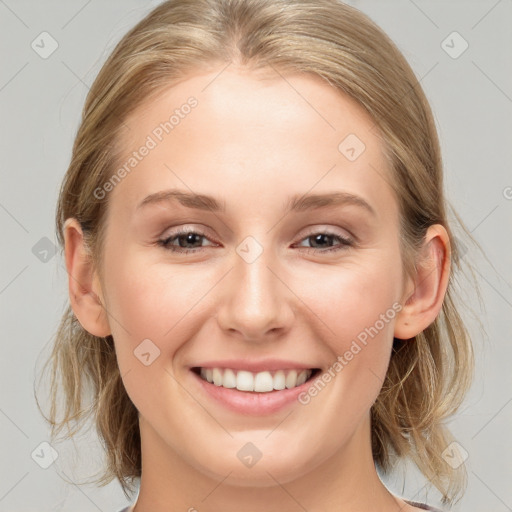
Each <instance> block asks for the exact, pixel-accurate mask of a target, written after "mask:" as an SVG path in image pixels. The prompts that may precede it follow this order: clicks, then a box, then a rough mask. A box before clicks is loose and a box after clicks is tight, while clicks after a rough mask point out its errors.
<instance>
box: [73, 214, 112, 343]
mask: <svg viewBox="0 0 512 512" xmlns="http://www.w3.org/2000/svg"><path fill="white" fill-rule="evenodd" d="M64 241H65V255H66V268H67V272H68V276H69V277H68V287H69V300H70V302H71V307H72V309H73V311H74V313H75V315H76V317H77V319H78V321H79V322H80V324H81V325H82V327H83V328H84V329H85V330H86V331H88V332H89V333H91V334H93V335H94V336H99V337H105V336H108V335H109V334H111V330H110V327H109V324H108V319H107V314H106V310H105V308H104V306H103V303H104V301H103V295H102V292H101V286H100V282H99V279H98V276H97V273H96V271H95V269H94V268H93V263H92V258H91V255H90V252H89V251H88V249H87V247H86V245H85V242H84V237H83V232H82V227H81V226H80V223H79V222H78V221H77V219H74V218H69V219H67V220H66V222H65V223H64Z"/></svg>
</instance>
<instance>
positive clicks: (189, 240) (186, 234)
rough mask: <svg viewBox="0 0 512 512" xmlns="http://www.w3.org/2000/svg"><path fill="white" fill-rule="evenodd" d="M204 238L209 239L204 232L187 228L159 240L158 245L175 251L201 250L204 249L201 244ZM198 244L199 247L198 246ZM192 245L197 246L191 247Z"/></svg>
mask: <svg viewBox="0 0 512 512" xmlns="http://www.w3.org/2000/svg"><path fill="white" fill-rule="evenodd" d="M202 238H204V239H207V237H206V235H205V234H204V233H202V232H200V231H195V230H193V229H185V230H180V231H177V232H175V233H173V234H172V235H171V236H169V237H167V238H165V239H163V240H158V245H160V246H162V247H164V248H165V249H167V250H169V251H173V252H182V253H189V252H200V251H201V250H202V249H203V247H201V245H200V244H201V239H202ZM175 242H177V243H178V245H176V244H175ZM198 244H199V247H197V245H198ZM191 245H192V246H196V247H192V248H190V246H191ZM212 245H213V244H212Z"/></svg>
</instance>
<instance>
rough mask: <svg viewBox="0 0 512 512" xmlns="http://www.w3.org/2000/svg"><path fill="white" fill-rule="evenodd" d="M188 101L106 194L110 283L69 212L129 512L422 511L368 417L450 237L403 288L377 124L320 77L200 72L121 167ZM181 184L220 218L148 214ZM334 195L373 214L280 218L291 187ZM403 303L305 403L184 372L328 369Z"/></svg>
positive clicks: (434, 292)
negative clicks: (232, 395)
mask: <svg viewBox="0 0 512 512" xmlns="http://www.w3.org/2000/svg"><path fill="white" fill-rule="evenodd" d="M219 73H220V74H219ZM190 96H194V97H195V98H196V99H197V101H198V105H197V106H196V107H195V108H194V109H192V110H191V112H190V113H189V114H188V115H187V116H184V118H183V119H181V120H180V123H179V124H178V125H177V126H175V127H174V129H173V130H172V131H170V133H169V134H166V135H165V136H164V137H163V140H162V141H161V142H159V143H158V145H157V147H155V148H154V149H152V150H151V151H150V152H149V154H148V155H147V156H145V157H144V158H143V159H142V160H141V161H140V162H139V163H138V164H137V166H136V168H134V170H133V171H132V172H131V173H130V174H129V175H128V176H126V177H125V178H124V179H123V180H122V181H121V183H119V184H117V185H116V186H115V188H114V189H113V190H112V191H111V192H109V197H108V200H109V211H108V223H107V228H106V243H105V246H104V253H103V256H104V259H103V268H102V269H101V270H102V272H101V273H99V272H98V269H95V268H93V267H92V264H91V262H90V260H89V259H88V258H87V251H86V248H85V247H84V245H83V238H82V231H81V229H80V226H79V224H78V223H77V221H76V220H75V219H68V220H67V222H66V224H65V242H66V247H65V255H66V265H67V269H68V272H69V276H70V277H69V293H70V299H71V304H72V307H73V310H74V312H75V314H76V316H77V318H78V320H79V321H80V323H81V325H82V326H83V327H84V328H85V329H86V330H87V331H89V332H90V333H92V334H94V335H96V336H107V335H109V334H112V336H113V338H114V341H115V347H116V353H117V357H118V364H119V367H120V372H121V375H122V376H123V382H124V385H125V387H126V390H127V392H128V394H129V396H130V398H131V400H132V401H133V403H134V404H135V406H136V407H137V409H138V411H139V417H140V432H141V439H142V478H141V488H140V494H139V498H138V501H137V504H136V507H135V511H136V512H150V511H151V512H164V511H165V512H167V511H169V510H183V511H186V510H189V509H191V508H195V509H196V510H197V511H199V512H218V511H219V510H222V511H223V512H235V511H237V512H238V511H240V510H243V511H244V512H261V511H263V510H265V511H268V512H278V511H279V512H295V511H298V510H304V509H305V510H308V511H309V512H319V511H322V512H373V511H375V510H379V511H380V512H399V511H400V512H405V511H409V512H410V511H413V510H419V509H417V508H415V507H413V506H411V505H408V504H406V503H405V502H404V501H403V500H402V499H400V498H399V497H398V496H395V495H394V494H392V493H391V492H390V491H388V490H387V488H386V487H385V486H384V484H383V483H382V482H381V481H380V479H379V477H378V475H377V473H376V470H375V466H374V461H373V458H372V452H371V445H370V408H371V406H372V404H373V403H374V401H375V400H376V398H377V396H378V394H379V391H380V389H381V386H382V382H383V380H384V377H385V374H386V370H387V367H388V364H389V358H390V354H391V349H392V343H393V337H397V338H402V339H409V338H412V337H414V336H415V335H416V334H418V333H419V332H421V331H422V330H424V329H425V328H426V327H427V326H428V325H429V324H431V323H432V322H433V321H434V319H435V318H436V317H437V315H438V313H439V311H440V309H441V306H442V302H443V298H444V295H445V292H446V287H447V282H448V275H449V270H450V264H449V238H448V235H447V232H446V230H445V229H444V228H443V227H442V226H440V225H435V226H431V227H430V228H429V229H428V232H427V234H426V238H425V243H424V246H423V252H422V258H423V260H422V261H423V263H422V265H418V270H417V274H416V275H415V276H414V277H413V278H406V277H405V275H404V273H403V268H402V259H401V255H400V250H399V217H398V204H397V201H396V198H395V196H394V192H393V190H392V188H391V187H390V185H389V182H390V180H391V173H390V169H389V168H388V163H387V160H386V159H385V157H384V154H383V146H382V141H381V140H380V139H379V137H378V132H377V129H376V128H375V125H374V123H373V121H372V119H371V118H370V117H369V116H368V114H367V113H366V112H365V111H364V110H363V109H362V108H361V107H360V106H358V105H357V104H356V103H355V102H354V101H353V100H351V99H349V98H348V97H346V96H344V95H343V94H341V93H340V92H339V91H337V90H335V89H334V88H332V87H330V86H329V85H328V84H326V83H325V82H323V81H322V80H321V79H320V78H318V77H316V76H311V75H304V74H293V75H286V76H284V77H283V76H281V75H280V74H277V73H275V72H274V71H273V70H267V72H266V74H263V73H262V72H255V71H249V70H247V69H245V68H241V67H236V66H235V65H231V66H229V67H228V68H225V69H224V66H221V65H219V66H218V67H216V68H214V69H213V70H212V69H210V70H207V71H204V70H203V71H202V72H198V73H197V74H194V75H192V76H190V77H189V78H187V79H186V80H183V81H181V82H180V83H178V84H174V85H173V86H172V87H169V88H168V89H167V90H165V91H163V92H162V94H160V95H159V96H158V97H157V98H153V99H152V100H151V101H149V102H148V104H147V105H144V106H143V107H140V108H138V109H137V110H136V111H135V112H133V113H132V114H131V115H130V116H129V117H128V119H127V120H126V123H127V125H128V126H129V128H130V129H129V130H127V131H126V133H125V135H124V138H123V141H122V144H123V149H124V151H125V155H126V160H128V158H129V157H130V155H131V154H132V152H133V151H135V150H137V149H138V148H139V147H140V146H141V145H142V144H144V142H145V141H146V140H147V136H148V135H150V134H151V133H152V132H153V130H154V129H155V127H157V126H158V125H159V124H160V123H161V122H163V121H164V120H166V119H168V117H169V115H170V114H171V113H172V111H173V110H174V109H176V108H180V106H181V105H183V104H184V103H185V102H186V101H187V98H189V97H190ZM349 134H355V135H356V136H357V137H358V138H359V139H360V140H361V141H363V143H364V145H365V150H364V152H363V153H362V154H360V156H359V157H358V158H357V159H355V160H354V161H350V160H349V159H347V158H346V156H345V155H344V154H342V153H341V152H340V151H339V149H338V146H339V144H340V143H341V142H342V141H343V140H344V139H345V137H346V136H347V135H349ZM126 160H123V162H124V161H126ZM120 165H122V163H121V162H120ZM169 189H179V190H182V191H184V192H194V193H197V194H206V195H210V196H213V197H214V198H216V199H217V201H218V202H219V203H220V204H221V205H224V206H225V211H223V212H222V211H219V212H212V211H211V210H205V211H203V210H200V209H192V208H189V207H186V206H183V205H181V204H179V203H178V202H177V201H161V202H158V203H152V204H147V205H145V206H141V207H138V205H139V204H140V203H141V202H142V201H143V200H144V199H145V198H146V197H147V196H149V195H150V194H154V193H157V192H160V191H165V190H169ZM336 191H338V192H346V193H350V194H352V195H355V196H358V197H359V198H362V199H364V201H366V202H367V203H368V204H369V205H370V206H371V209H372V210H373V213H371V212H370V211H369V210H368V209H366V208H364V207H362V206H360V205H357V204H354V203H351V204H343V205H336V206H329V207H323V208H318V209H315V210H311V211H302V212H292V211H290V210H289V209H288V208H287V204H288V203H287V202H288V200H289V198H290V197H291V196H294V195H298V196H303V195H305V194H320V193H332V192H336ZM91 200H93V198H91ZM178 228H184V229H189V230H191V231H197V232H200V233H201V234H202V235H204V236H200V235H197V236H196V237H195V238H194V237H192V238H190V237H189V238H185V243H187V241H188V245H185V248H189V249H192V250H193V251H196V252H189V253H179V252H172V251H171V249H170V247H175V248H176V247H177V248H180V245H179V241H178V239H176V238H174V239H173V240H174V241H172V242H171V243H170V247H169V246H168V247H167V248H166V247H164V246H162V245H159V243H158V241H159V240H163V239H169V238H170V237H171V236H172V235H173V234H174V233H175V232H176V230H177V229H178ZM318 233H328V234H334V235H335V236H334V237H329V236H324V237H318V236H314V235H318ZM248 236H250V237H253V238H254V239H255V240H256V241H257V242H258V243H259V244H260V246H261V248H262V249H263V252H262V253H261V255H260V256H259V257H258V258H256V260H255V261H253V262H251V263H248V262H247V261H245V260H244V259H243V258H242V257H241V256H240V255H239V254H238V253H237V251H236V249H237V247H239V245H240V244H241V242H242V241H244V239H246V237H248ZM338 236H340V237H343V238H346V239H349V240H351V243H350V245H344V244H343V243H342V242H340V239H338V238H337V237H338ZM190 240H192V242H190ZM182 246H183V241H182ZM329 248H337V249H338V250H336V251H331V252H326V250H327V249H329ZM393 304H401V306H402V309H401V311H400V312H399V313H398V314H397V315H396V316H395V317H394V318H393V319H392V320H390V321H389V322H388V323H386V324H385V326H384V328H382V329H381V330H380V331H379V332H378V335H376V336H374V337H373V338H370V339H369V343H368V344H367V346H366V347H364V349H363V350H361V351H360V352H359V353H358V354H357V355H356V356H355V357H354V358H353V359H352V360H351V361H350V362H349V364H347V365H346V366H345V367H344V368H343V371H341V372H340V373H339V374H337V376H336V378H335V379H333V380H332V381H331V382H330V383H329V385H327V386H326V387H325V388H324V389H323V390H322V391H321V392H320V393H318V395H317V396H316V397H314V399H312V400H311V401H310V403H309V404H307V405H301V404H299V403H294V404H293V405H291V406H289V407H287V408H285V409H284V410H280V411H278V412H277V413H274V414H271V415H263V416H258V417H251V416H244V415H241V414H238V413H236V412H233V411H229V410H227V409H225V408H224V407H223V406H222V405H218V404H217V403H214V402H213V401H212V399H211V398H209V397H208V396H206V395H205V394H204V392H203V391H202V389H200V386H199V384H198V382H197V380H196V377H195V376H194V375H193V374H192V373H191V371H190V367H193V366H197V365H199V363H201V362H204V361H207V360H216V359H227V358H233V359H238V358H241V359H244V358H245V359H257V360H261V359H264V358H270V357H272V358H280V359H292V360H294V361H297V362H301V363H306V364H308V365H309V366H310V367H312V368H314V367H318V368H322V369H327V368H329V367H330V366H331V365H332V364H333V363H334V361H335V360H336V358H337V356H338V355H339V354H343V353H344V352H345V351H346V350H347V349H348V348H349V347H350V344H351V343H352V341H353V340H354V339H356V337H357V335H358V334H359V333H360V332H362V331H363V330H364V329H365V328H367V327H370V326H372V325H374V324H375V323H376V321H377V320H378V319H379V315H381V314H385V313H386V312H387V311H389V310H390V309H391V308H392V306H393ZM144 339H150V340H151V341H152V342H153V343H154V344H155V345H156V346H157V347H158V349H159V350H160V355H159V357H158V358H156V359H155V360H154V362H152V364H150V365H148V366H145V365H144V364H142V363H141V361H140V360H139V359H137V357H135V355H134V350H135V349H136V348H137V346H138V345H139V344H140V343H141V342H142V340H144ZM410 342H411V343H413V342H414V341H413V340H411V341H410ZM249 442H250V443H253V444H254V445H255V446H256V447H257V448H258V449H259V450H260V451H261V453H262V457H261V459H260V460H259V461H258V462H257V463H256V464H255V465H254V466H252V467H251V468H248V467H246V466H245V465H244V464H242V463H241V462H240V460H239V459H238V457H237V452H238V451H239V450H240V448H241V447H242V446H244V445H245V444H246V443H249Z"/></svg>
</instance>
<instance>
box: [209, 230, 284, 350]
mask: <svg viewBox="0 0 512 512" xmlns="http://www.w3.org/2000/svg"><path fill="white" fill-rule="evenodd" d="M269 267H270V268H269ZM274 267H278V265H277V264H276V258H275V257H274V255H273V253H272V251H271V250H270V249H264V248H263V246H262V245H261V244H260V243H259V242H257V241H256V240H255V239H254V238H252V237H247V238H246V239H245V240H244V241H242V243H240V244H239V245H238V247H237V248H236V254H235V255H234V268H233V270H232V272H230V282H229V289H228V291H227V293H226V294H225V295H223V300H222V304H220V305H219V311H218V315H217V318H218V321H219V323H220V326H221V327H222V328H223V329H226V330H236V331H238V332H239V333H241V334H242V335H243V337H245V338H247V339H252V340H259V339H262V338H263V337H265V335H266V334H267V333H269V332H271V331H272V332H273V331H275V330H283V328H286V327H287V326H288V324H289V323H290V322H291V319H292V316H293V315H292V313H291V309H290V304H289V297H287V293H286V290H287V288H286V286H284V284H283V283H282V282H281V281H280V279H279V278H278V277H277V276H276V275H275V272H276V269H275V268H274ZM270 269H272V270H270Z"/></svg>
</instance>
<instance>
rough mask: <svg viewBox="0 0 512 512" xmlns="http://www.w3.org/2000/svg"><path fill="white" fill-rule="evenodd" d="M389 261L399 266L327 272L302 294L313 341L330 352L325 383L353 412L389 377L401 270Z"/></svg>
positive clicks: (387, 263)
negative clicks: (315, 329)
mask: <svg viewBox="0 0 512 512" xmlns="http://www.w3.org/2000/svg"><path fill="white" fill-rule="evenodd" d="M381 256H382V254H381ZM393 261H395V262H396V261H397V260H395V259H394V257H392V256H391V255H390V257H389V259H386V258H383V257H381V258H379V260H378V261H377V260H375V261H372V262H371V263H370V260H368V265H363V266H356V265H354V266H349V265H347V266H346V267H343V268H341V267H340V268H336V269H331V270H329V273H328V274H324V275H322V274H320V273H319V274H318V275H317V278H316V279H315V280H314V283H313V282H311V281H308V282H307V284H305V285H304V286H303V287H302V290H301V293H302V297H304V302H305V303H306V304H307V305H308V307H309V308H310V309H311V310H312V311H313V312H314V313H315V315H311V316H310V317H309V318H308V323H309V324H310V325H314V324H313V322H315V323H316V325H317V326H318V329H319V330H318V332H317V333H316V334H317V337H318V338H319V339H321V340H323V342H324V343H325V344H326V345H328V347H329V349H330V353H331V364H330V365H329V369H330V372H329V373H330V374H331V376H332V377H333V378H332V379H330V378H329V377H327V376H326V377H325V379H329V380H330V381H332V382H333V384H334V386H335V388H336V389H337V392H336V396H337V397H338V399H337V400H339V403H342V404H344V407H347V408H348V409H350V410H352V411H357V410H359V411H361V412H362V411H364V410H367V409H368V408H369V407H370V406H371V405H372V403H373V402H374V401H375V399H376V397H377V395H378V393H379V391H380V388H381V386H382V383H383V381H384V378H385V375H386V372H387V368H388V364H389V357H390V354H391V349H392V343H393V332H394V323H395V318H396V315H397V312H398V311H399V310H400V309H401V306H400V304H399V303H398V302H397V301H398V299H399V291H400V287H401V269H400V267H399V265H398V266H397V265H395V264H393ZM324 272H325V271H324ZM320 285H321V289H320V288H319V286H320ZM314 318H316V320H313V319H314ZM324 382H325V380H324ZM340 426H341V425H340Z"/></svg>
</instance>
